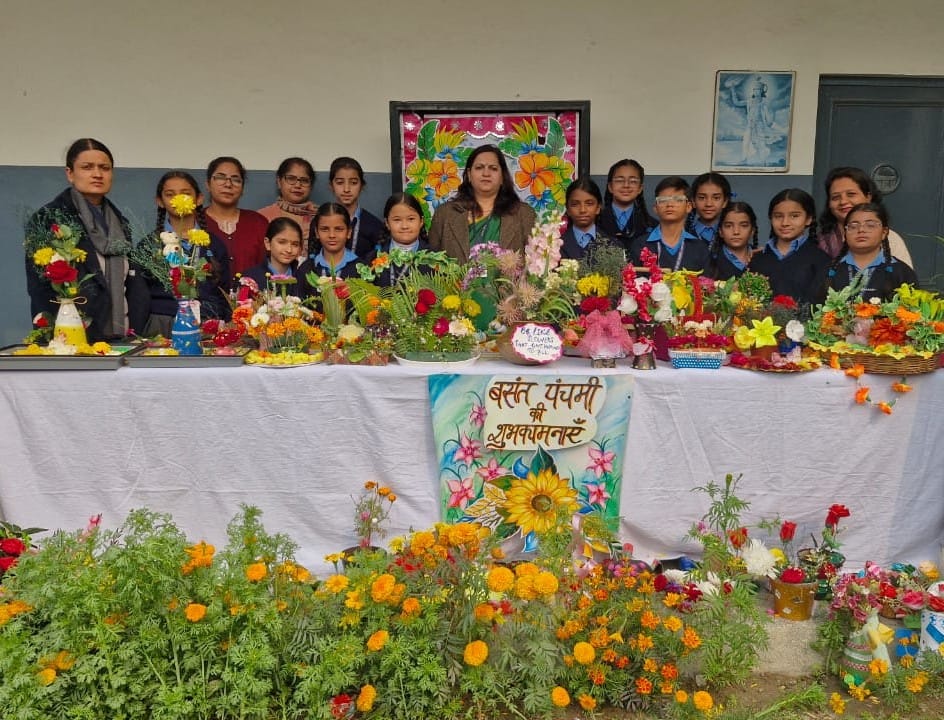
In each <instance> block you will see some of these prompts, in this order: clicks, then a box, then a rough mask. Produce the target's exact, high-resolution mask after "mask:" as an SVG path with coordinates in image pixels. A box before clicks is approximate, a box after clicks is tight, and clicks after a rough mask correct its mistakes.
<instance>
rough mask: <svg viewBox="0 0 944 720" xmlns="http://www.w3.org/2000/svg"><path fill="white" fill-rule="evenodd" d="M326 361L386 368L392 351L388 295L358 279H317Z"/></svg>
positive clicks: (392, 329)
mask: <svg viewBox="0 0 944 720" xmlns="http://www.w3.org/2000/svg"><path fill="white" fill-rule="evenodd" d="M317 286H318V288H319V292H320V297H321V308H322V310H323V311H324V323H323V324H322V328H323V330H324V331H325V336H326V340H325V351H326V360H327V362H328V363H329V364H334V365H386V364H387V362H389V360H390V354H391V352H392V350H393V342H394V341H393V333H394V328H393V326H392V324H391V322H390V314H389V310H390V306H391V300H390V297H389V292H385V291H383V290H382V289H381V288H379V287H377V286H376V285H374V284H372V283H370V282H368V281H367V280H362V279H360V278H350V279H348V280H342V279H338V278H330V277H324V278H318V280H317Z"/></svg>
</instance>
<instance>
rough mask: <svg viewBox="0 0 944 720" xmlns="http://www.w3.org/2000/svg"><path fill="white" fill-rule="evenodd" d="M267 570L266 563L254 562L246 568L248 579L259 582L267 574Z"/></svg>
mask: <svg viewBox="0 0 944 720" xmlns="http://www.w3.org/2000/svg"><path fill="white" fill-rule="evenodd" d="M267 572H268V571H267V570H266V566H265V563H261V562H259V563H253V564H252V565H250V566H249V567H247V568H246V579H247V580H248V581H249V582H259V581H260V580H262V579H263V578H264V577H265V576H266V573H267Z"/></svg>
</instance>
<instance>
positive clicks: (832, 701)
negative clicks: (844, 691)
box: [829, 692, 846, 715]
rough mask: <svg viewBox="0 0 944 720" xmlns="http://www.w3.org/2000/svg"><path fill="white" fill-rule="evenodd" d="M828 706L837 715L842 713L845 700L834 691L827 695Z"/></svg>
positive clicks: (844, 709) (844, 707) (844, 708)
mask: <svg viewBox="0 0 944 720" xmlns="http://www.w3.org/2000/svg"><path fill="white" fill-rule="evenodd" d="M829 707H830V708H831V709H832V711H833V712H834V713H836V714H837V715H842V714H843V713H844V712H845V711H846V701H845V700H843V699H842V695H840V694H839V693H837V692H834V693H833V694H832V695H830V696H829Z"/></svg>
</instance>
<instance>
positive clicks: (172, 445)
mask: <svg viewBox="0 0 944 720" xmlns="http://www.w3.org/2000/svg"><path fill="white" fill-rule="evenodd" d="M509 371H511V372H518V373H548V374H555V373H556V374H588V373H589V372H590V369H589V367H588V364H587V362H586V361H581V360H577V359H570V358H567V359H564V360H563V361H561V362H560V363H556V364H554V365H552V366H549V367H542V368H523V367H518V366H514V367H513V366H510V365H508V364H506V363H504V362H503V361H499V360H481V361H479V363H477V364H476V365H475V366H473V367H471V368H468V369H464V370H463V372H472V373H481V374H499V373H507V372H509ZM594 372H597V373H604V374H605V373H608V372H622V373H630V374H632V375H633V376H634V377H635V383H636V384H635V390H634V393H633V399H632V415H631V420H630V428H629V435H628V438H627V453H626V458H625V463H624V475H623V489H622V497H621V503H622V507H621V512H622V515H623V521H622V534H623V539H624V540H627V541H629V542H632V543H633V544H634V545H635V547H636V551H637V554H638V555H639V556H641V557H643V558H647V559H651V558H653V557H669V556H675V555H678V554H680V553H692V552H694V551H695V550H696V546H694V545H692V544H691V543H690V542H687V541H686V540H685V539H684V536H685V534H686V532H687V531H688V529H689V527H690V526H691V524H692V523H693V522H694V521H696V520H698V518H699V517H700V516H701V515H702V514H703V513H704V512H705V510H706V508H707V502H708V499H707V497H706V496H704V495H703V494H701V493H693V492H692V488H693V487H695V486H696V485H704V484H705V483H707V482H708V481H709V480H711V479H716V480H719V481H720V480H721V479H722V478H723V477H724V475H725V473H727V472H732V473H735V474H737V473H743V474H744V478H743V480H742V481H741V485H740V487H739V490H738V494H739V495H740V496H741V497H743V498H745V499H747V500H749V501H750V502H751V503H752V505H751V508H750V510H749V511H748V512H747V513H746V514H745V520H746V521H748V522H749V523H753V522H756V521H757V520H760V519H761V518H764V517H768V518H769V517H773V516H774V515H776V514H778V513H779V514H780V516H781V517H782V518H784V519H790V520H793V521H795V522H797V523H798V524H799V525H800V531H801V532H804V531H805V532H806V533H809V532H811V531H815V532H817V533H819V532H820V531H821V529H822V523H823V520H824V519H825V517H826V512H827V508H828V507H829V505H830V504H832V503H837V502H838V503H843V504H845V505H847V506H848V507H849V508H850V509H851V510H852V517H851V518H847V519H844V520H843V521H842V525H841V527H842V528H843V534H842V536H841V540H842V542H843V552H845V554H846V555H847V557H848V563H849V564H850V565H861V564H862V563H864V561H865V560H867V559H873V560H876V561H878V562H891V561H894V560H903V561H911V562H918V561H921V560H925V559H938V558H939V554H940V548H941V543H942V539H944V482H942V481H944V424H942V423H941V421H940V418H941V417H942V411H944V373H942V372H937V373H934V374H931V375H925V376H920V377H915V378H913V379H912V380H911V382H912V384H913V385H914V387H915V390H914V392H912V393H910V394H907V395H903V396H900V397H899V401H898V403H897V405H896V406H895V409H894V414H892V415H890V416H887V415H884V414H882V413H880V412H878V411H877V410H875V409H874V408H869V407H863V406H857V405H855V404H854V402H853V394H854V388H855V383H854V381H853V380H851V379H850V378H847V377H845V376H844V375H843V374H842V373H840V372H836V371H831V370H818V371H816V372H810V373H803V374H796V375H767V374H760V373H752V372H748V371H743V370H736V369H730V368H722V369H721V370H718V371H705V370H673V369H671V368H670V367H668V366H666V365H661V364H660V366H659V369H657V370H655V371H649V372H642V371H632V370H629V369H628V368H626V367H623V368H618V369H617V370H615V371H606V370H604V371H594ZM426 374H427V372H426V371H425V370H423V369H417V368H406V367H400V366H397V365H394V364H391V365H390V366H387V367H379V368H373V367H345V366H312V367H301V368H294V369H286V370H273V369H265V368H259V367H249V366H246V367H239V368H197V369H186V368H180V369H148V368H122V369H120V370H117V371H71V372H51V371H46V372H41V371H2V372H0V458H2V465H0V516H2V517H4V518H5V519H7V520H9V521H12V522H15V523H17V524H20V525H38V526H42V527H48V528H60V527H62V528H78V527H82V526H84V525H85V523H86V520H87V518H88V517H89V516H90V515H95V514H98V513H103V515H104V518H103V522H104V524H106V525H107V526H112V527H113V526H116V525H118V524H119V523H120V522H121V521H122V520H123V518H124V516H125V515H126V513H127V512H128V511H129V510H130V509H132V508H136V507H145V506H146V507H149V508H151V509H153V510H156V511H160V512H167V513H171V514H172V515H173V517H174V519H175V521H176V522H177V523H178V525H179V526H180V527H181V528H182V529H183V530H184V531H185V532H186V533H187V534H188V536H190V537H191V538H193V539H194V540H198V539H201V538H203V539H206V540H207V541H208V542H214V543H217V544H222V543H223V541H224V539H225V527H226V523H227V522H228V521H229V519H230V518H231V517H232V516H233V515H234V514H236V513H237V512H238V509H239V505H240V503H247V504H251V505H257V506H259V507H260V508H261V509H262V510H263V511H264V515H263V521H264V523H265V524H266V526H267V527H268V528H269V529H270V530H272V531H279V532H285V533H287V534H288V535H289V536H290V537H292V538H293V539H294V540H295V541H296V542H297V543H298V544H299V546H300V549H299V552H298V559H299V560H300V561H301V562H303V563H305V564H306V565H308V566H309V567H311V568H312V569H315V570H323V569H324V568H325V567H326V566H325V563H324V560H323V558H324V555H326V554H328V553H331V552H335V551H337V550H340V549H342V548H344V547H347V546H349V545H352V544H353V543H354V540H355V536H354V533H353V502H352V496H355V495H357V494H358V493H359V490H360V488H361V486H362V484H363V482H364V481H365V480H368V479H373V480H377V481H379V482H382V483H384V484H388V485H391V486H392V487H393V488H394V489H395V492H396V493H397V495H398V496H399V500H398V501H397V502H396V504H395V505H394V506H393V509H392V515H391V522H390V532H391V534H393V535H395V534H400V533H403V532H405V531H406V530H408V529H409V528H411V527H412V528H417V529H418V528H422V527H426V526H428V525H430V524H431V523H433V522H435V521H436V520H437V519H438V508H439V500H438V493H439V488H438V479H437V461H436V458H435V454H434V445H433V440H432V431H431V427H430V423H431V421H430V414H429V403H428V398H427V389H426ZM896 379H897V378H887V377H882V376H866V377H865V378H864V380H865V381H866V382H867V383H868V384H870V385H871V386H872V387H873V396H874V397H875V398H876V399H879V398H884V397H886V396H887V397H891V396H892V395H893V394H892V393H891V391H890V389H889V385H890V384H891V382H892V381H893V380H896ZM802 544H803V540H802V539H801V545H802ZM807 544H808V543H807Z"/></svg>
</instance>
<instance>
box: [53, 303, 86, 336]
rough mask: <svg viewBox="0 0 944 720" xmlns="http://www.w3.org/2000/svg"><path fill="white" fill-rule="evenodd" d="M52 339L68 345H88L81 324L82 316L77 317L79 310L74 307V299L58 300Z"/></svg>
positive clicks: (83, 325)
mask: <svg viewBox="0 0 944 720" xmlns="http://www.w3.org/2000/svg"><path fill="white" fill-rule="evenodd" d="M53 337H55V338H57V339H59V340H62V341H63V342H65V343H66V344H68V345H76V346H78V345H88V338H87V337H86V335H85V324H84V323H83V322H82V316H81V315H79V310H78V308H77V307H76V306H75V299H74V298H60V299H59V310H58V312H57V313H56V324H55V326H54V327H53Z"/></svg>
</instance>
